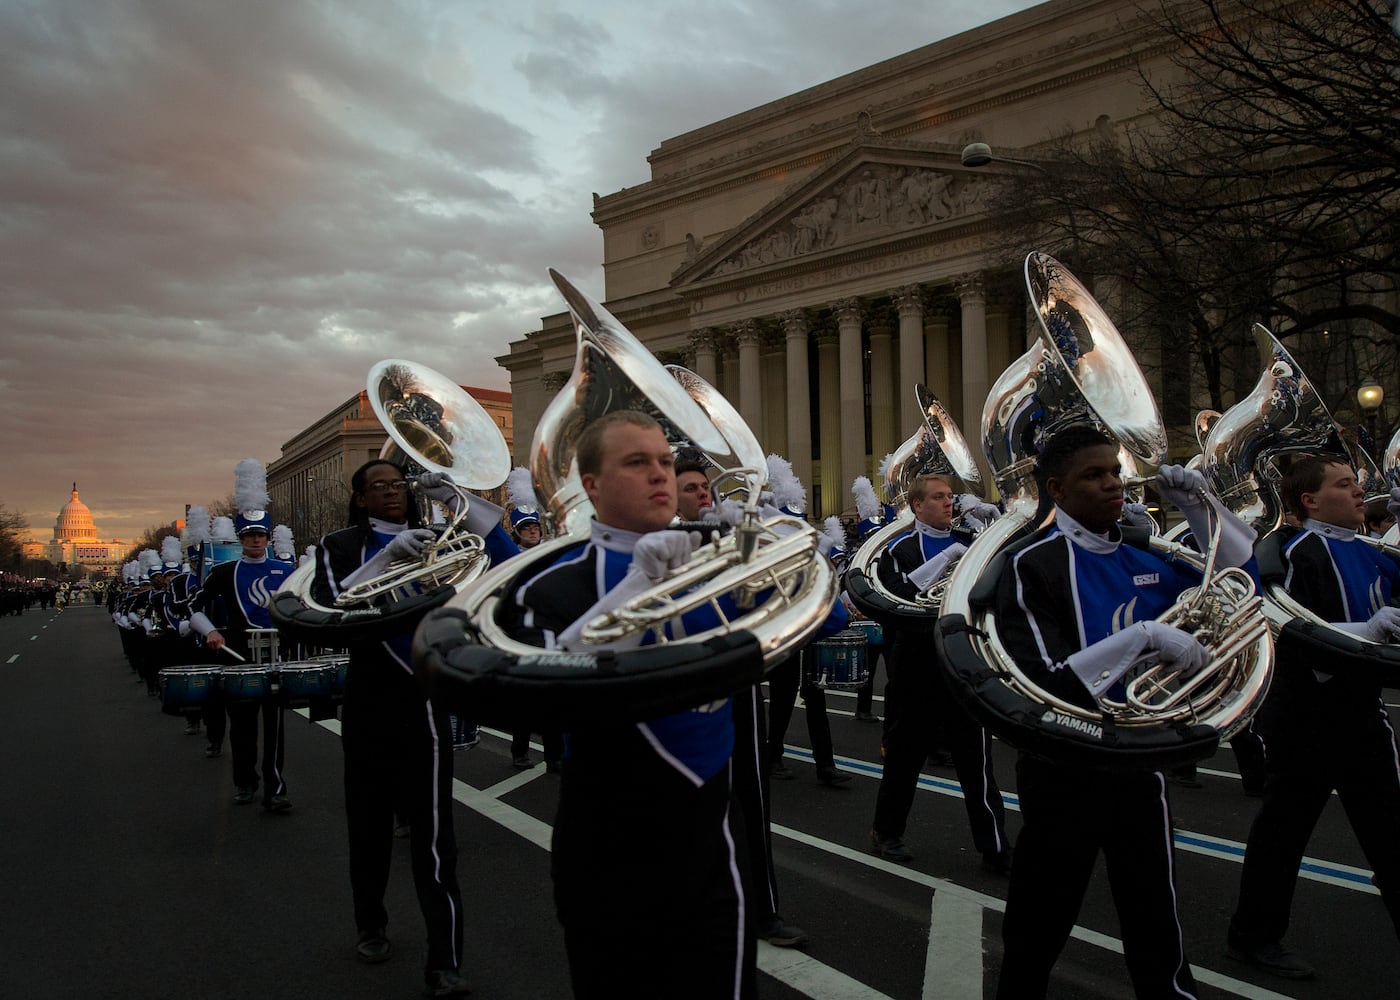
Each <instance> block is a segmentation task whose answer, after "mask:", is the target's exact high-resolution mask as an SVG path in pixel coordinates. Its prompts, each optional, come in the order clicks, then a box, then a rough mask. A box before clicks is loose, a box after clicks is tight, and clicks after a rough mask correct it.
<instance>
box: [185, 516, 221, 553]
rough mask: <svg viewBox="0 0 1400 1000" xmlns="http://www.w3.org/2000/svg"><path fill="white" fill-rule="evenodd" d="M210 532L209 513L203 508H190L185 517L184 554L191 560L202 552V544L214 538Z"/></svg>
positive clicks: (211, 527)
mask: <svg viewBox="0 0 1400 1000" xmlns="http://www.w3.org/2000/svg"><path fill="white" fill-rule="evenodd" d="M212 531H213V526H212V525H211V524H210V522H209V511H208V510H207V509H206V508H204V507H191V508H190V512H189V514H187V515H186V516H185V554H186V555H188V556H189V557H190V558H191V559H193V558H194V557H195V556H197V555H198V554H199V553H200V552H201V551H203V549H204V543H205V542H208V541H210V540H212V539H213V537H214V536H213V534H212Z"/></svg>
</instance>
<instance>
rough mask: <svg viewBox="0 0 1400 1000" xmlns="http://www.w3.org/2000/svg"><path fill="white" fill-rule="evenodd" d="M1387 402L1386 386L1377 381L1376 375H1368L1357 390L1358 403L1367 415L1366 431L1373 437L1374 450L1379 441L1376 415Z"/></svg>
mask: <svg viewBox="0 0 1400 1000" xmlns="http://www.w3.org/2000/svg"><path fill="white" fill-rule="evenodd" d="M1384 402H1385V388H1384V387H1383V386H1382V385H1381V384H1380V383H1379V382H1377V381H1376V379H1375V376H1373V375H1368V376H1367V377H1366V381H1365V382H1364V383H1362V385H1361V387H1360V388H1359V389H1357V390H1356V405H1357V406H1359V407H1361V412H1362V414H1363V415H1364V416H1365V417H1366V432H1367V434H1369V435H1370V438H1371V447H1370V449H1369V450H1370V451H1372V452H1374V451H1375V449H1376V447H1377V445H1378V441H1377V439H1376V417H1377V416H1378V415H1379V413H1380V409H1381V405H1382V404H1383V403H1384Z"/></svg>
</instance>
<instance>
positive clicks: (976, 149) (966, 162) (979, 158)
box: [962, 142, 1079, 257]
mask: <svg viewBox="0 0 1400 1000" xmlns="http://www.w3.org/2000/svg"><path fill="white" fill-rule="evenodd" d="M989 163H1012V164H1015V165H1016V166H1018V167H1025V168H1027V169H1029V170H1034V171H1036V172H1037V173H1039V174H1041V175H1043V176H1045V177H1049V176H1050V171H1049V170H1046V169H1045V167H1044V166H1043V165H1042V164H1039V163H1036V162H1035V161H1034V160H1018V159H1017V158H1016V157H1014V156H998V155H997V154H996V153H993V152H992V147H991V146H989V145H987V144H986V143H985V142H969V143H968V144H967V145H966V146H964V147H963V150H962V165H963V166H965V167H985V166H986V165H987V164H989ZM1065 213H1066V214H1067V215H1068V216H1069V235H1070V244H1071V246H1072V248H1073V249H1075V250H1078V249H1079V226H1077V225H1076V224H1075V221H1074V206H1072V205H1069V204H1066V205H1065ZM1075 256H1076V257H1077V256H1078V254H1077V253H1076V254H1075Z"/></svg>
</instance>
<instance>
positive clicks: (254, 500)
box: [233, 458, 272, 538]
mask: <svg viewBox="0 0 1400 1000" xmlns="http://www.w3.org/2000/svg"><path fill="white" fill-rule="evenodd" d="M267 503H268V495H267V470H266V469H265V468H263V464H262V463H261V462H259V461H258V460H257V459H256V458H245V459H244V460H243V461H241V462H239V463H238V467H237V468H235V469H234V470H233V505H234V507H236V508H237V509H238V514H237V515H236V516H235V517H234V522H233V523H234V527H235V528H236V529H237V531H238V535H239V537H240V538H241V537H242V536H243V535H245V534H247V533H248V532H250V531H261V532H263V533H264V534H271V533H272V515H271V514H269V513H268V512H267Z"/></svg>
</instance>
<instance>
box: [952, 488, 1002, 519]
mask: <svg viewBox="0 0 1400 1000" xmlns="http://www.w3.org/2000/svg"><path fill="white" fill-rule="evenodd" d="M958 513H960V514H962V515H963V517H972V518H976V519H977V520H978V521H979V522H980V523H982V524H991V523H992V522H993V521H995V520H996V519H997V518H999V517H1001V508H1000V507H998V506H997V505H996V504H994V503H988V502H987V501H985V500H983V499H982V498H981V497H979V496H978V495H977V494H976V493H960V494H958Z"/></svg>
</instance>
